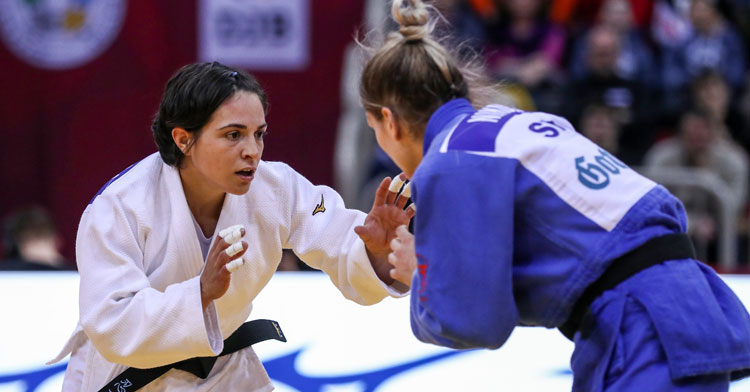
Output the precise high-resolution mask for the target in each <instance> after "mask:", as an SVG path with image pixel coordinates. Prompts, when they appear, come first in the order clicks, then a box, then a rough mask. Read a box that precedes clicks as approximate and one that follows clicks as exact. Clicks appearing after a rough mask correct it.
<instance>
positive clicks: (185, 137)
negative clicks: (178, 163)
mask: <svg viewBox="0 0 750 392" xmlns="http://www.w3.org/2000/svg"><path fill="white" fill-rule="evenodd" d="M190 139H191V137H190V132H188V131H187V130H186V129H185V128H179V127H176V128H172V140H174V144H175V145H177V148H179V149H180V150H181V151H182V153H183V154H185V155H187V152H188V150H189V147H190Z"/></svg>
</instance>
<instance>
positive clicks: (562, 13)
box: [550, 0, 654, 33]
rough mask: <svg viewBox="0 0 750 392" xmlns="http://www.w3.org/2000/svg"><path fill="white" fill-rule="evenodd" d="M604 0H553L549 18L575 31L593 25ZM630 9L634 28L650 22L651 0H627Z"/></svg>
mask: <svg viewBox="0 0 750 392" xmlns="http://www.w3.org/2000/svg"><path fill="white" fill-rule="evenodd" d="M605 1H606V0H555V1H553V2H552V7H551V9H550V19H551V20H553V21H554V22H556V23H559V24H561V25H564V26H565V27H566V28H567V29H568V30H569V31H571V32H574V33H577V32H580V31H581V30H583V29H586V28H588V27H590V26H592V25H594V24H595V23H596V21H597V19H598V18H599V17H600V13H601V8H602V7H603V3H604V2H605ZM628 6H629V8H631V9H632V20H633V23H634V24H635V26H636V28H645V27H646V26H648V25H649V24H650V23H651V15H652V11H653V7H654V1H653V0H628Z"/></svg>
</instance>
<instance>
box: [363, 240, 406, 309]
mask: <svg viewBox="0 0 750 392" xmlns="http://www.w3.org/2000/svg"><path fill="white" fill-rule="evenodd" d="M353 253H354V260H357V263H358V264H360V268H359V269H360V270H362V271H363V272H364V273H365V274H366V275H367V277H368V278H369V279H372V280H373V281H375V282H377V285H378V288H379V291H380V292H382V293H383V295H388V296H390V297H394V298H401V297H405V296H406V295H408V294H409V287H407V286H406V285H405V284H403V283H401V282H398V281H394V282H393V283H392V284H391V285H387V284H385V282H383V281H382V280H380V278H379V277H378V274H376V273H375V269H374V268H372V263H371V262H370V258H369V257H368V256H367V249H365V243H364V242H362V240H359V241H357V244H356V245H355V246H354V249H353ZM359 260H363V262H362V261H359Z"/></svg>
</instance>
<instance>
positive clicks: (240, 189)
mask: <svg viewBox="0 0 750 392" xmlns="http://www.w3.org/2000/svg"><path fill="white" fill-rule="evenodd" d="M249 190H250V184H247V185H240V186H235V187H232V188H230V189H228V190H227V193H231V194H233V195H237V196H242V195H244V194H245V193H247V192H248V191H249Z"/></svg>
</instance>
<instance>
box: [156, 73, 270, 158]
mask: <svg viewBox="0 0 750 392" xmlns="http://www.w3.org/2000/svg"><path fill="white" fill-rule="evenodd" d="M237 91H248V92H251V93H254V94H256V95H257V96H258V98H259V99H260V103H261V105H263V112H264V113H267V111H268V99H267V98H266V93H265V91H263V88H262V87H261V86H260V83H258V81H257V80H256V79H255V78H254V77H253V76H252V75H250V74H248V73H247V72H244V71H242V70H238V69H234V68H230V67H227V66H226V65H223V64H220V63H217V62H213V63H196V64H189V65H186V66H184V67H182V68H180V69H179V70H178V71H177V72H176V73H175V74H174V75H173V76H172V78H170V79H169V81H168V82H167V86H166V87H165V89H164V95H163V96H162V99H161V104H160V105H159V111H158V112H157V113H156V116H155V117H154V122H153V124H152V125H151V130H152V131H153V133H154V141H155V142H156V146H157V147H158V148H159V154H160V155H161V159H162V160H163V161H164V163H166V164H168V165H172V166H176V167H179V166H180V165H181V164H182V160H183V158H184V157H185V155H184V154H183V153H182V151H181V150H180V149H179V148H178V147H177V145H176V144H175V142H174V140H173V139H172V129H173V128H176V127H180V128H184V129H185V130H186V131H188V132H190V133H191V134H193V135H194V137H193V138H192V139H191V140H192V141H191V144H190V145H189V146H188V148H190V147H192V145H193V144H194V143H195V141H196V140H198V138H199V137H200V135H201V130H202V129H203V126H204V125H206V123H208V121H209V120H210V119H211V115H213V113H214V112H215V111H216V109H217V108H218V107H219V106H221V104H222V103H224V101H226V100H227V99H229V98H230V97H231V96H233V95H234V93H236V92H237Z"/></svg>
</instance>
